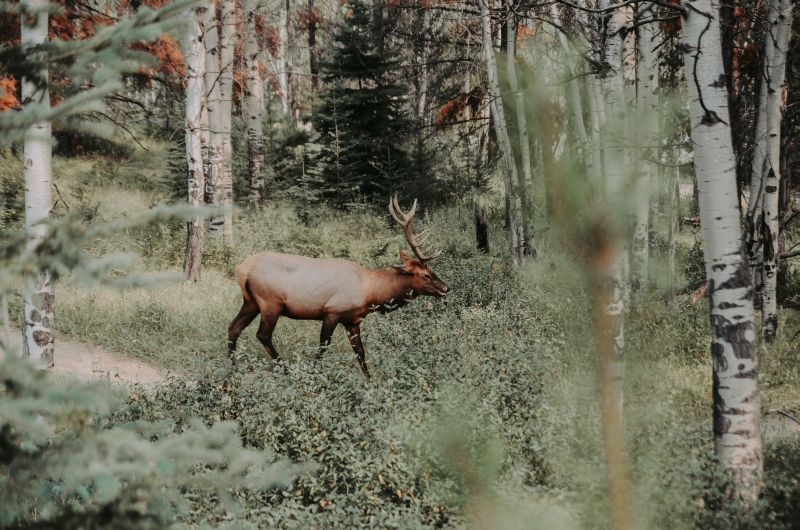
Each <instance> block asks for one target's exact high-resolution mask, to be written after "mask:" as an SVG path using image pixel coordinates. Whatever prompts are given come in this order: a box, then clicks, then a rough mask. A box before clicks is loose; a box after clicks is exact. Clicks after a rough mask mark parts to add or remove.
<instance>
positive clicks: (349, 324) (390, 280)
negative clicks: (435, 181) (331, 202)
mask: <svg viewBox="0 0 800 530" xmlns="http://www.w3.org/2000/svg"><path fill="white" fill-rule="evenodd" d="M416 207H417V202H416V200H415V201H414V206H413V207H412V208H411V210H410V211H409V212H408V213H407V214H405V213H403V212H402V211H401V210H400V208H399V205H398V204H397V198H396V197H395V198H394V199H392V200H391V201H390V203H389V211H390V213H391V214H392V217H394V219H395V220H396V221H397V222H398V224H400V226H401V227H402V228H403V233H404V235H405V236H406V240H407V241H408V243H409V245H410V246H411V249H412V250H413V251H414V254H415V256H416V257H413V258H412V257H410V256H408V255H407V254H406V253H405V252H403V251H402V250H401V251H400V259H401V261H402V264H401V265H398V266H395V267H389V268H384V269H369V268H366V267H363V266H361V265H359V264H358V263H356V262H354V261H348V260H343V259H318V258H308V257H304V256H295V255H292V254H280V253H276V252H262V253H260V254H254V255H252V256H250V257H249V258H247V259H246V260H244V261H243V262H242V263H241V264H240V265H239V266H237V267H236V279H237V281H238V282H239V286H240V287H241V289H242V298H243V303H242V308H241V309H240V310H239V314H237V315H236V317H235V318H234V319H233V321H232V322H231V323H230V325H229V326H228V353H229V355H230V356H231V359H232V360H233V354H234V351H235V350H236V341H237V339H238V338H239V335H240V334H241V333H242V331H244V329H245V328H246V327H247V326H248V325H249V324H250V323H251V322H252V321H253V320H254V319H255V318H256V316H258V315H261V324H260V325H259V327H258V332H257V333H256V337H257V338H258V340H259V341H260V342H261V343H262V344H263V345H264V349H266V351H267V353H269V355H270V356H271V357H272V358H273V359H276V360H278V359H279V358H280V357H279V355H278V352H277V351H276V350H275V346H274V345H273V343H272V333H273V331H274V330H275V325H276V324H277V322H278V319H279V318H280V317H281V316H285V317H289V318H292V319H297V320H321V321H322V330H321V332H320V353H322V352H324V351H325V350H326V349H327V347H328V345H329V344H330V340H331V336H332V335H333V332H334V330H335V329H336V326H337V325H339V324H342V325H343V326H344V327H345V329H346V330H347V334H348V338H349V339H350V345H351V346H352V348H353V350H354V351H355V353H356V355H357V357H358V363H359V365H360V366H361V370H362V372H364V376H365V377H366V378H367V379H369V370H368V369H367V363H366V354H365V351H364V346H363V344H362V342H361V329H360V325H361V321H362V320H363V319H364V317H365V316H367V315H368V314H369V313H371V312H373V311H380V312H386V311H391V310H393V309H396V308H397V307H401V306H403V305H405V304H406V303H407V302H408V301H410V300H413V299H414V298H416V297H417V296H419V295H430V296H444V295H446V294H447V291H448V287H447V284H445V283H444V282H443V281H442V280H440V279H439V278H438V277H437V276H436V274H434V273H433V271H431V270H430V269H429V268H428V263H427V262H428V261H429V260H431V259H433V258H434V257H436V255H438V254H436V255H431V256H425V255H424V254H423V253H422V251H421V250H420V249H419V245H418V244H417V242H416V237H415V236H414V234H413V232H412V231H411V221H412V220H413V217H414V213H415V211H416Z"/></svg>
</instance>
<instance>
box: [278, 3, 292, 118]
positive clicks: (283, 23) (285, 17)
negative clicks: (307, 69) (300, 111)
mask: <svg viewBox="0 0 800 530" xmlns="http://www.w3.org/2000/svg"><path fill="white" fill-rule="evenodd" d="M278 5H279V9H278V45H277V46H276V47H275V48H276V49H275V63H276V67H277V74H278V90H279V91H280V99H281V110H282V111H283V115H284V116H286V117H288V116H289V113H290V111H291V105H290V102H289V97H290V93H289V66H288V61H289V59H288V55H289V11H288V9H287V7H288V0H278Z"/></svg>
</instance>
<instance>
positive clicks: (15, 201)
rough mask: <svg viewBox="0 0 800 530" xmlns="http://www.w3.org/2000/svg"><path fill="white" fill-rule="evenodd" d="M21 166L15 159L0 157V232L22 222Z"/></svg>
mask: <svg viewBox="0 0 800 530" xmlns="http://www.w3.org/2000/svg"><path fill="white" fill-rule="evenodd" d="M21 166H22V161H21V160H19V159H17V158H16V157H10V156H0V232H2V231H5V230H7V229H9V228H15V227H17V226H18V225H19V224H20V223H21V222H22V215H23V207H24V205H25V182H24V179H23V176H22V172H21V171H19V169H20V168H21Z"/></svg>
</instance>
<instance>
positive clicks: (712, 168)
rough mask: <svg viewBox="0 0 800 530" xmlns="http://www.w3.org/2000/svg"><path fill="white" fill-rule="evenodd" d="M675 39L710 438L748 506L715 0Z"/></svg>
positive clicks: (727, 138)
mask: <svg viewBox="0 0 800 530" xmlns="http://www.w3.org/2000/svg"><path fill="white" fill-rule="evenodd" d="M682 38H683V43H684V50H685V51H684V64H685V68H686V80H687V82H686V84H687V85H688V88H689V118H690V121H691V136H692V142H693V144H694V166H695V173H696V175H697V187H698V194H699V197H698V199H699V206H700V224H701V232H702V237H703V252H704V255H705V262H706V277H707V278H708V294H709V298H710V309H711V340H712V344H711V355H712V366H713V367H712V371H713V401H714V438H715V451H716V456H717V460H718V464H719V466H720V467H721V468H722V469H723V470H725V471H730V472H732V473H733V475H734V476H735V477H736V479H737V487H738V492H737V493H738V494H739V495H740V496H741V497H743V498H745V499H750V500H754V499H755V498H756V497H757V496H758V491H759V478H760V476H761V471H762V451H761V428H760V425H759V423H760V422H759V414H760V411H759V405H760V397H759V390H758V349H757V345H756V333H755V323H754V313H753V290H752V281H751V278H750V274H749V271H748V269H747V260H746V258H745V251H744V248H743V245H742V241H741V229H740V225H739V201H738V197H737V191H736V161H735V158H734V152H733V145H732V140H731V131H730V125H729V124H730V115H729V110H728V91H727V89H726V86H725V82H724V70H723V62H722V47H721V40H720V27H719V2H718V0H695V2H693V3H692V4H691V8H688V7H687V8H686V11H685V13H684V19H683V29H682Z"/></svg>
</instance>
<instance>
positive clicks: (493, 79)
mask: <svg viewBox="0 0 800 530" xmlns="http://www.w3.org/2000/svg"><path fill="white" fill-rule="evenodd" d="M477 2H478V6H479V9H480V17H481V33H482V35H483V55H484V60H485V61H486V73H487V78H488V82H489V90H488V91H489V93H488V97H489V101H490V107H491V113H492V120H493V122H494V127H495V132H496V134H497V143H498V144H499V146H500V151H501V153H502V155H503V161H504V163H505V166H506V171H505V172H504V175H505V191H506V197H507V204H508V220H509V223H508V225H509V231H510V232H511V253H512V256H513V257H514V261H515V263H517V264H518V265H519V264H521V262H522V260H523V257H524V256H525V255H526V254H528V253H529V252H527V251H526V248H525V236H524V230H523V221H522V219H523V217H522V201H521V200H520V197H519V193H518V189H519V174H518V173H517V164H516V162H515V161H514V153H513V152H512V151H511V140H510V138H509V136H508V126H507V124H506V117H505V109H504V108H503V100H502V98H501V95H500V81H499V79H498V76H497V62H496V60H495V56H494V48H493V39H492V30H491V21H490V19H489V10H488V9H487V7H486V3H485V2H484V1H483V0H477Z"/></svg>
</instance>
